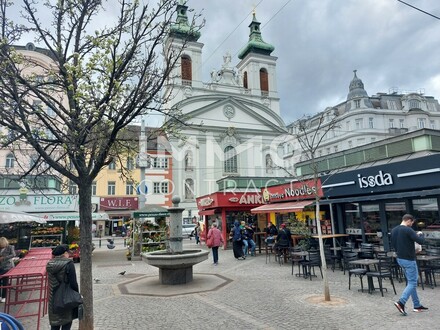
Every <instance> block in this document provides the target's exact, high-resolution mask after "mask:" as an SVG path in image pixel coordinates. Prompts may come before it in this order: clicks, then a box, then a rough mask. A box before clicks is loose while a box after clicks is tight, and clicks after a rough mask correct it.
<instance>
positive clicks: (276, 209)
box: [251, 201, 313, 213]
mask: <svg viewBox="0 0 440 330" xmlns="http://www.w3.org/2000/svg"><path fill="white" fill-rule="evenodd" d="M311 204H313V201H300V202H284V203H274V204H266V205H261V206H258V207H256V208H253V209H251V212H252V213H287V212H295V211H301V210H302V209H303V208H304V207H306V206H307V205H311Z"/></svg>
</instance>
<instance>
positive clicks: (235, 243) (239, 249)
mask: <svg viewBox="0 0 440 330" xmlns="http://www.w3.org/2000/svg"><path fill="white" fill-rule="evenodd" d="M231 236H232V250H233V252H234V257H235V259H237V260H239V259H246V257H245V255H244V253H243V230H242V229H241V227H240V222H238V220H235V222H234V227H232V229H231Z"/></svg>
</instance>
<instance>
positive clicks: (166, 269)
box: [141, 196, 209, 285]
mask: <svg viewBox="0 0 440 330" xmlns="http://www.w3.org/2000/svg"><path fill="white" fill-rule="evenodd" d="M172 202H173V206H172V207H170V208H169V209H168V212H169V213H170V225H169V228H170V236H169V246H168V248H167V250H163V251H154V252H149V253H142V254H141V255H142V257H143V260H144V261H145V262H146V263H148V264H149V265H151V266H154V267H157V268H159V280H160V282H161V283H162V284H168V285H176V284H186V283H189V282H191V281H192V280H193V266H194V265H195V264H198V263H200V262H202V261H204V260H206V259H208V254H209V252H208V251H203V250H183V244H182V243H183V242H182V240H183V237H182V212H183V210H184V208H181V207H179V203H180V197H178V196H174V197H173V198H172Z"/></svg>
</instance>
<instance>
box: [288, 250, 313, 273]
mask: <svg viewBox="0 0 440 330" xmlns="http://www.w3.org/2000/svg"><path fill="white" fill-rule="evenodd" d="M291 255H293V256H298V257H302V258H303V260H306V257H307V256H308V255H309V253H308V252H307V251H295V252H291ZM292 267H293V266H292ZM295 276H303V277H304V278H306V274H305V273H304V271H303V274H301V273H296V274H295Z"/></svg>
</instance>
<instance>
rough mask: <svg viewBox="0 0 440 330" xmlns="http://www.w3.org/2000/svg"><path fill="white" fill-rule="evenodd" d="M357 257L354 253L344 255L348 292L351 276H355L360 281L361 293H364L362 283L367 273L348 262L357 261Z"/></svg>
mask: <svg viewBox="0 0 440 330" xmlns="http://www.w3.org/2000/svg"><path fill="white" fill-rule="evenodd" d="M358 259H359V258H358V255H357V253H356V252H349V251H347V252H345V254H344V263H345V264H346V268H345V269H344V271H345V270H347V271H348V290H351V276H352V275H354V276H357V277H359V279H360V281H361V291H362V292H363V291H364V283H363V277H364V276H365V274H366V273H367V270H366V269H365V268H362V267H357V266H356V265H353V264H351V263H350V261H354V260H358Z"/></svg>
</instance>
